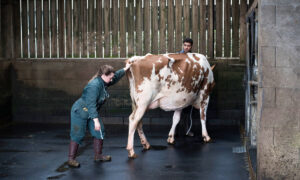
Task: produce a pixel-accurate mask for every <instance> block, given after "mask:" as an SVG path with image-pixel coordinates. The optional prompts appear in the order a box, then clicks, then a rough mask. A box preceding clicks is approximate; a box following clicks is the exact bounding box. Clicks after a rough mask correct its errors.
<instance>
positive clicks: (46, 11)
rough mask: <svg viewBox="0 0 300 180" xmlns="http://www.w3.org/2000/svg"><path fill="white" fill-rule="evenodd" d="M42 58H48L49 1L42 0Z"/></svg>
mask: <svg viewBox="0 0 300 180" xmlns="http://www.w3.org/2000/svg"><path fill="white" fill-rule="evenodd" d="M43 5H44V7H43V9H44V17H43V21H44V57H47V58H49V57H50V51H49V50H50V49H49V48H50V44H49V43H50V41H49V17H50V14H49V0H44V4H43Z"/></svg>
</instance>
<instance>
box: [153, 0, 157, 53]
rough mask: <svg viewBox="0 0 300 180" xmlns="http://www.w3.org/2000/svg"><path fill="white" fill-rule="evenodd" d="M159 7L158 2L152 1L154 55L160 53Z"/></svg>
mask: <svg viewBox="0 0 300 180" xmlns="http://www.w3.org/2000/svg"><path fill="white" fill-rule="evenodd" d="M157 9H158V6H157V0H153V1H152V53H153V54H157V53H158V11H157Z"/></svg>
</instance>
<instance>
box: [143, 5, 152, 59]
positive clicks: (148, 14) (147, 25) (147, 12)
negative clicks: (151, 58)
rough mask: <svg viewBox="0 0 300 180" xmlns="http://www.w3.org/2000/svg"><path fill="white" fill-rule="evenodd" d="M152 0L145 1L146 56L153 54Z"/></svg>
mask: <svg viewBox="0 0 300 180" xmlns="http://www.w3.org/2000/svg"><path fill="white" fill-rule="evenodd" d="M150 2H151V1H150V0H147V1H144V6H145V7H144V54H147V53H150V52H151V44H150V32H151V22H150V18H151V9H150Z"/></svg>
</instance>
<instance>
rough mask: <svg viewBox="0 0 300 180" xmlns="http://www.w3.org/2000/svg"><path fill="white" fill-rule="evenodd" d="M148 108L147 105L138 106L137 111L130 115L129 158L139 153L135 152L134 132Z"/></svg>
mask: <svg viewBox="0 0 300 180" xmlns="http://www.w3.org/2000/svg"><path fill="white" fill-rule="evenodd" d="M145 110H146V106H145V107H138V108H137V109H136V111H135V112H132V114H131V115H130V116H129V131H128V142H127V147H126V149H127V150H128V157H129V158H136V157H137V155H136V154H135V152H134V149H133V143H134V133H135V130H136V128H137V125H138V123H139V121H140V120H141V118H142V117H143V115H144V113H145Z"/></svg>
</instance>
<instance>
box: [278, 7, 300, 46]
mask: <svg viewBox="0 0 300 180" xmlns="http://www.w3.org/2000/svg"><path fill="white" fill-rule="evenodd" d="M276 12H277V13H276V23H277V24H276V29H277V32H278V33H279V34H278V35H279V38H280V40H279V41H278V44H279V45H281V46H284V45H287V44H288V45H289V46H300V38H299V34H300V23H299V19H300V5H294V4H291V3H290V2H289V3H287V4H285V5H279V6H277V8H276Z"/></svg>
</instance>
